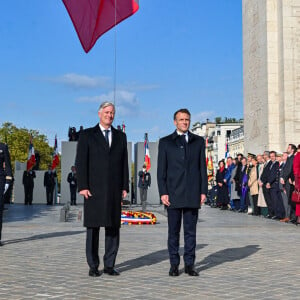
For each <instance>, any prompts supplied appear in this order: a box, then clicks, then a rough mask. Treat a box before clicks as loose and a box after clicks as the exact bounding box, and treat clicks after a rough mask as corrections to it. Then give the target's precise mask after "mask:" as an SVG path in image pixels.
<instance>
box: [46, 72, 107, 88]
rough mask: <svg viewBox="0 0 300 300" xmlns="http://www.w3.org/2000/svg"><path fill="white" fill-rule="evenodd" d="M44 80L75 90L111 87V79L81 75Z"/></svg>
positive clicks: (73, 74) (72, 74)
mask: <svg viewBox="0 0 300 300" xmlns="http://www.w3.org/2000/svg"><path fill="white" fill-rule="evenodd" d="M42 80H43V79H42ZM44 80H46V81H50V82H54V83H60V84H63V85H66V86H69V87H74V88H99V87H102V88H107V87H109V86H110V87H111V85H110V81H111V80H110V78H109V77H105V76H99V77H92V76H87V75H79V74H75V73H67V74H64V75H61V76H57V77H52V78H46V79H44Z"/></svg>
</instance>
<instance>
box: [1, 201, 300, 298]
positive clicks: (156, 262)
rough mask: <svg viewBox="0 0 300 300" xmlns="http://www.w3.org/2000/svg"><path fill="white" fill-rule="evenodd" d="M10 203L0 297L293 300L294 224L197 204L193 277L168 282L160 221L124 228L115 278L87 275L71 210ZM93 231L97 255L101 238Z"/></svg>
mask: <svg viewBox="0 0 300 300" xmlns="http://www.w3.org/2000/svg"><path fill="white" fill-rule="evenodd" d="M60 209H61V206H53V207H49V206H46V205H33V206H26V207H25V206H23V205H10V206H9V209H8V210H7V211H5V215H4V220H5V223H4V226H3V242H4V246H3V247H1V248H0V299H14V300H17V299H66V300H68V299H72V300H73V299H146V300H147V299H283V298H284V299H299V298H300V267H299V266H300V255H299V252H300V242H299V237H300V226H298V227H296V226H295V225H292V224H281V223H280V222H278V221H272V220H267V219H264V218H261V217H252V216H248V215H245V214H238V213H233V212H229V211H220V210H219V209H215V208H210V207H208V206H204V207H203V208H202V210H201V211H200V214H199V223H198V233H197V241H198V245H197V259H196V262H197V263H196V267H197V269H198V271H200V276H199V277H189V276H187V275H186V274H184V273H183V272H182V271H183V265H182V268H181V275H180V276H179V277H169V276H168V269H169V261H168V253H167V249H166V238H167V222H166V217H165V215H164V210H163V209H162V208H159V207H156V208H153V210H154V211H155V213H156V215H157V218H158V224H157V225H142V226H136V225H131V226H128V225H124V226H123V227H122V228H121V244H120V250H119V255H118V258H117V265H116V267H117V268H118V270H120V271H121V272H122V273H121V275H120V276H118V277H110V276H108V275H106V274H102V275H101V276H100V277H98V278H91V277H89V276H88V267H87V264H86V260H85V251H84V249H85V230H84V228H83V227H82V221H81V220H78V217H77V216H78V212H79V211H80V210H82V207H76V208H74V207H72V208H71V218H70V220H69V221H68V222H59V212H60ZM103 232H104V230H102V232H100V244H101V248H100V255H101V256H102V255H103V240H104V235H103Z"/></svg>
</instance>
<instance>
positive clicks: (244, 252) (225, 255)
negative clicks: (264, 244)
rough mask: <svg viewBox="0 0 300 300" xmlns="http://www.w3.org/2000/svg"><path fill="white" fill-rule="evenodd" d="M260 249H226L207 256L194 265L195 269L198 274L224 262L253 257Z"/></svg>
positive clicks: (248, 247)
mask: <svg viewBox="0 0 300 300" xmlns="http://www.w3.org/2000/svg"><path fill="white" fill-rule="evenodd" d="M260 249H261V248H259V245H248V246H245V247H240V248H227V249H224V250H221V251H218V252H216V253H213V254H211V255H209V256H207V257H206V258H204V259H203V260H202V261H201V262H198V263H196V264H195V268H196V270H197V271H198V272H201V271H204V270H207V269H210V268H213V267H215V266H218V265H221V264H223V263H225V262H231V261H235V260H241V259H244V258H246V257H248V256H250V255H253V254H254V253H256V252H257V251H259V250H260Z"/></svg>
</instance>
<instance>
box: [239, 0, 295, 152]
mask: <svg viewBox="0 0 300 300" xmlns="http://www.w3.org/2000/svg"><path fill="white" fill-rule="evenodd" d="M299 54H300V0H243V64H244V65H243V80H244V128H245V152H251V153H259V152H263V151H264V150H268V149H269V150H271V149H272V150H276V151H284V150H285V149H286V146H287V144H288V143H295V144H298V143H300V124H299V122H300V94H299V93H300V86H299V85H300V82H299V79H300V63H299Z"/></svg>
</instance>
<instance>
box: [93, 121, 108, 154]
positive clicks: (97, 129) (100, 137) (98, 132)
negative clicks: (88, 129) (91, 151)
mask: <svg viewBox="0 0 300 300" xmlns="http://www.w3.org/2000/svg"><path fill="white" fill-rule="evenodd" d="M94 136H95V139H96V141H97V144H98V145H99V146H100V147H102V148H104V150H105V151H109V146H108V145H107V143H106V140H105V137H104V135H103V133H102V131H101V129H100V126H99V124H97V125H96V126H95V127H94Z"/></svg>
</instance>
